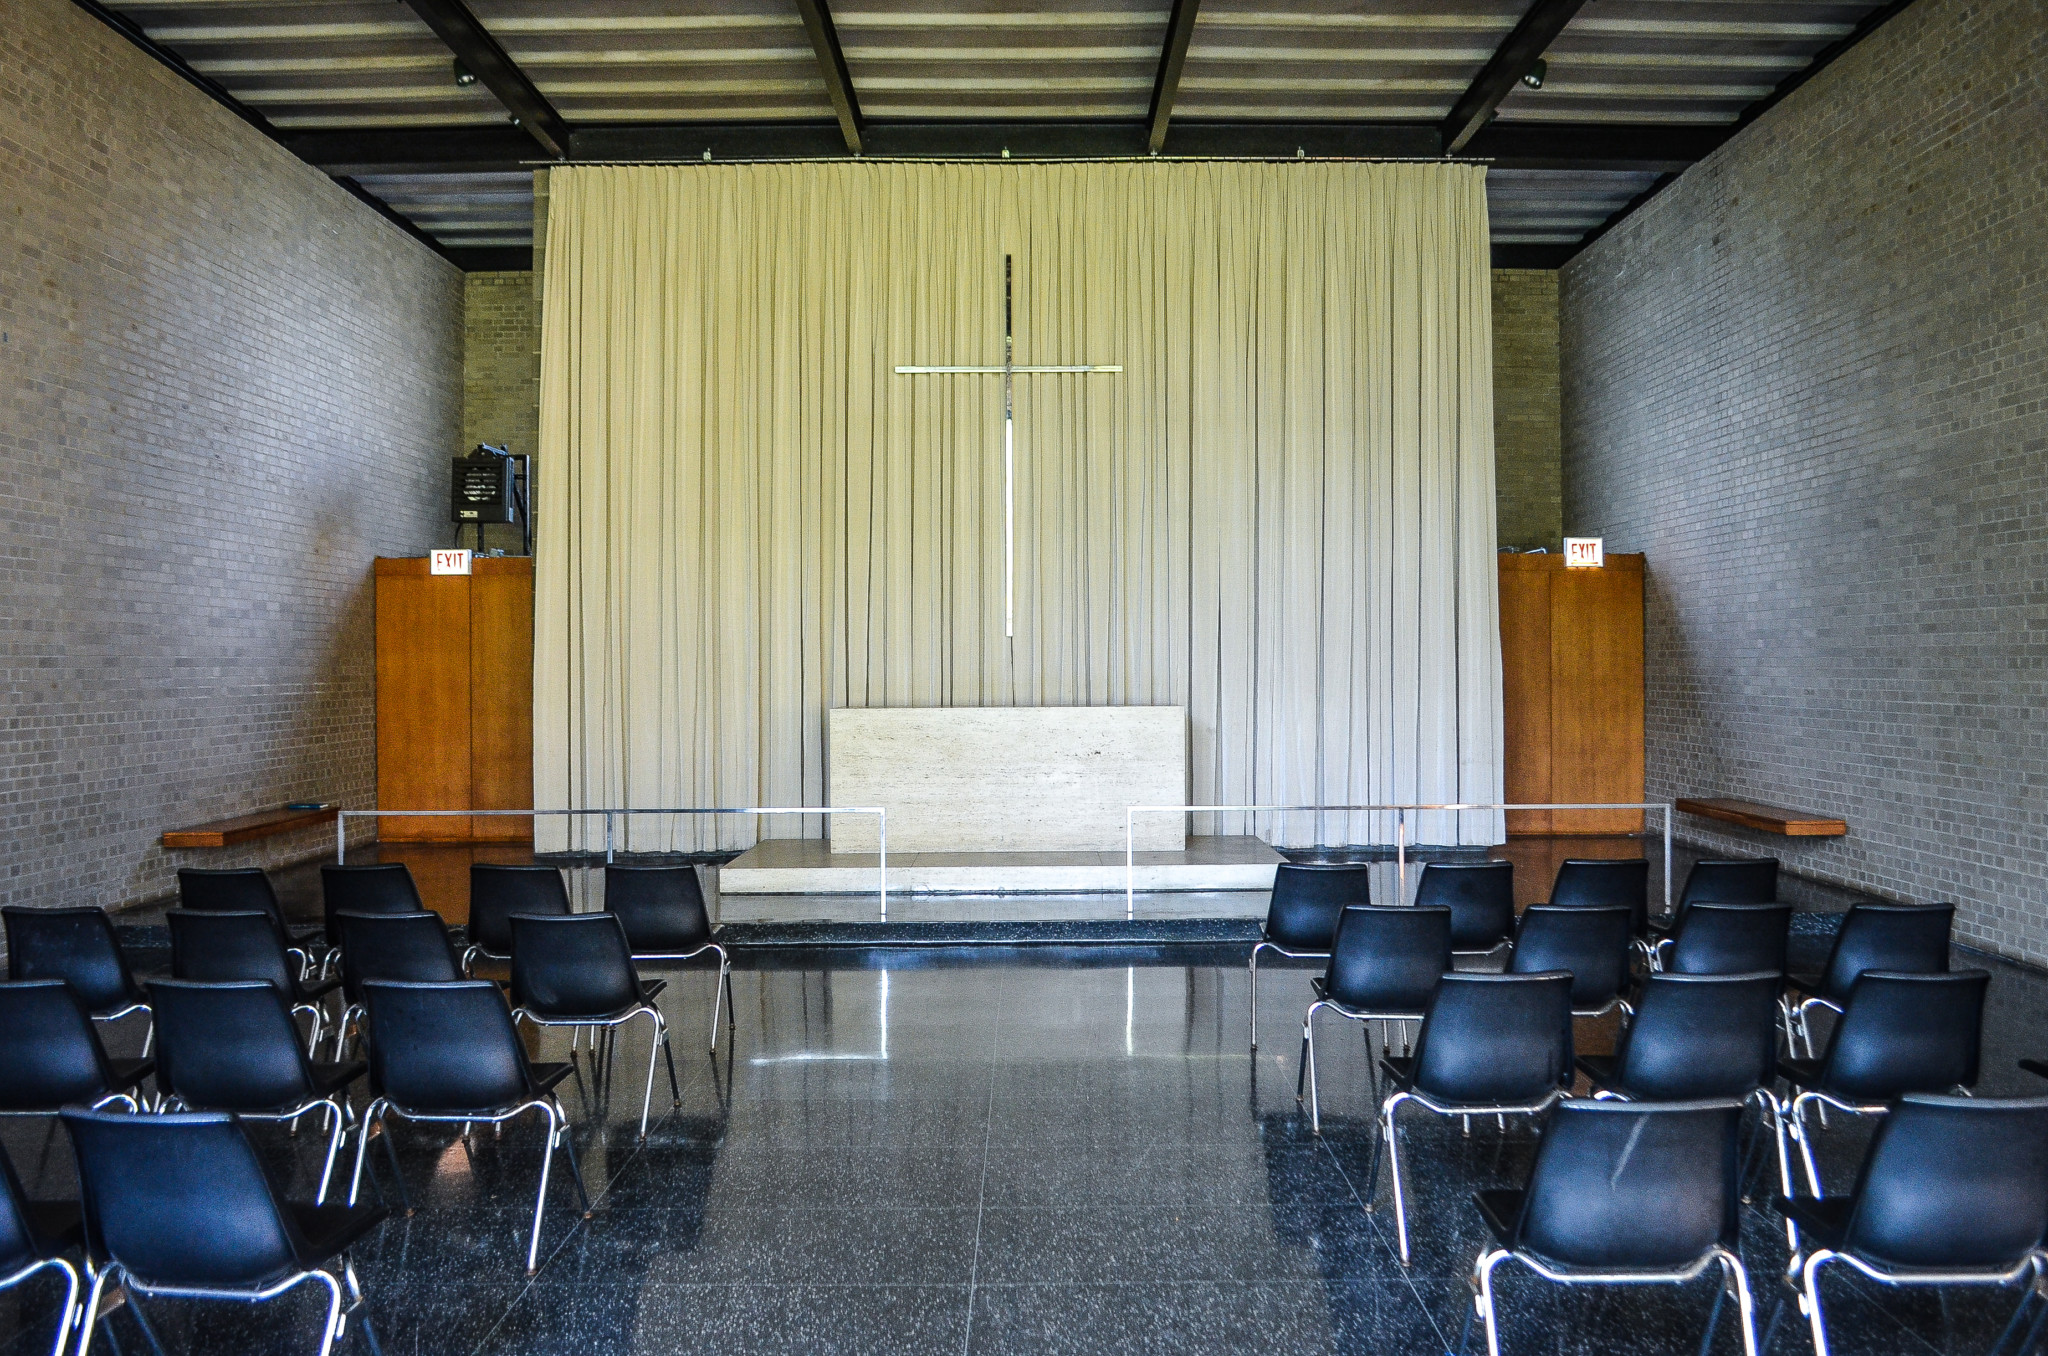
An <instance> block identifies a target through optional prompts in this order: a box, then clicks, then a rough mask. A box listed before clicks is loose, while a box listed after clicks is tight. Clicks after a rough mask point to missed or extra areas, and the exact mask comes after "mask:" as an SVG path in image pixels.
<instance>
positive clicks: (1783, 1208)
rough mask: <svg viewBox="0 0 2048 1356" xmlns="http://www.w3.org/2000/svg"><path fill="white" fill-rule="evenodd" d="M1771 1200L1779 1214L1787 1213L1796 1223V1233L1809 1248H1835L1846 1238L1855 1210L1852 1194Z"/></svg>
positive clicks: (1837, 1248)
mask: <svg viewBox="0 0 2048 1356" xmlns="http://www.w3.org/2000/svg"><path fill="white" fill-rule="evenodd" d="M1771 1203H1772V1204H1773V1205H1775V1206H1776V1207H1777V1209H1778V1213H1779V1214H1781V1215H1786V1216H1789V1217H1790V1218H1791V1220H1792V1222H1793V1223H1794V1224H1797V1225H1798V1226H1799V1233H1800V1236H1801V1238H1802V1239H1803V1240H1804V1242H1805V1244H1806V1246H1807V1247H1808V1248H1809V1249H1811V1248H1827V1249H1830V1250H1833V1251H1839V1250H1840V1249H1841V1247H1842V1244H1843V1243H1844V1242H1846V1241H1847V1239H1848V1237H1849V1219H1850V1217H1851V1216H1852V1215H1854V1214H1855V1213H1856V1198H1855V1197H1854V1196H1827V1197H1823V1198H1820V1199H1815V1198H1814V1197H1812V1196H1798V1197H1793V1198H1791V1199H1787V1198H1786V1197H1783V1196H1777V1197H1773V1198H1772V1201H1771Z"/></svg>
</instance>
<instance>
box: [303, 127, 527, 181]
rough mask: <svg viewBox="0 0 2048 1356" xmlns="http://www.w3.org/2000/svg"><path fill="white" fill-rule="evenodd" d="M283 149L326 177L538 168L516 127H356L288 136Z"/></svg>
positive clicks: (476, 172)
mask: <svg viewBox="0 0 2048 1356" xmlns="http://www.w3.org/2000/svg"><path fill="white" fill-rule="evenodd" d="M279 140H280V141H281V142H282V143H283V144H284V148H285V149H286V150H288V151H290V152H291V153H292V154H293V155H296V156H297V157H298V158H299V159H301V160H303V161H305V162H306V163H307V164H309V165H314V166H317V167H318V168H320V169H323V170H325V171H327V173H329V174H332V175H335V176H337V177H338V176H341V175H358V174H489V173H493V172H496V173H509V172H512V171H517V170H525V169H531V168H533V166H534V164H535V163H536V162H537V161H539V160H540V158H541V157H540V154H539V149H538V148H537V147H536V146H535V145H534V142H533V138H532V137H530V136H528V135H527V134H526V133H525V132H524V131H522V130H520V129H519V128H517V127H445V128H435V127H423V128H411V127H407V128H378V127H365V128H360V129H355V128H351V129H349V130H347V131H332V132H320V131H310V132H298V131H293V132H285V133H282V134H280V136H279Z"/></svg>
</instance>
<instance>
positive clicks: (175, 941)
mask: <svg viewBox="0 0 2048 1356" xmlns="http://www.w3.org/2000/svg"><path fill="white" fill-rule="evenodd" d="M164 922H166V923H167V924H169V925H170V929H171V977H172V978H174V979H188V980H191V981H192V982H194V983H196V984H233V983H236V982H238V981H240V980H245V979H257V980H262V981H263V982H264V983H266V984H270V985H273V986H275V987H276V989H277V992H278V994H279V995H280V996H281V997H283V999H284V1001H285V1005H286V1006H287V1007H289V1008H290V1009H291V1011H292V1015H293V1016H295V1017H296V1016H298V1015H299V1014H301V1013H304V1014H305V1015H306V1016H307V1017H309V1018H311V1019H312V1032H311V1034H309V1035H308V1036H307V1038H306V1052H307V1054H309V1055H317V1054H319V1052H320V1037H321V1036H322V1035H323V1034H325V1032H326V1030H327V1009H326V1006H325V1002H326V998H327V995H329V994H331V993H333V992H334V991H335V990H336V989H339V988H340V987H341V981H340V980H338V979H316V980H306V979H303V978H301V977H300V974H299V971H298V970H297V968H296V967H294V966H293V965H292V964H291V962H290V960H289V959H288V958H287V951H286V948H285V944H284V936H283V934H281V933H280V932H278V930H277V923H276V921H275V920H274V919H272V918H271V917H270V916H269V915H268V914H265V913H261V912H259V911H257V910H254V909H248V910H243V911H240V912H235V913H227V912H205V911H195V910H192V909H166V910H165V911H164Z"/></svg>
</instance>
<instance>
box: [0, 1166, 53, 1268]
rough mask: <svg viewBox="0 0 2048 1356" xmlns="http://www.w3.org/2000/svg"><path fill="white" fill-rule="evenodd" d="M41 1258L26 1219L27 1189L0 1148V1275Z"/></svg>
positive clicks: (32, 1264)
mask: <svg viewBox="0 0 2048 1356" xmlns="http://www.w3.org/2000/svg"><path fill="white" fill-rule="evenodd" d="M42 1260H43V1250H42V1245H41V1244H39V1243H38V1242H37V1241H36V1233H35V1230H34V1229H33V1228H32V1227H30V1225H29V1221H28V1193H27V1192H25V1191H23V1190H22V1189H21V1179H20V1178H19V1177H16V1176H15V1175H14V1163H13V1161H12V1160H10V1159H9V1158H8V1157H7V1151H6V1150H5V1149H0V1276H9V1275H12V1274H13V1273H15V1272H17V1271H20V1270H21V1269H22V1268H24V1267H30V1266H34V1265H35V1264H36V1263H37V1262H40V1261H42Z"/></svg>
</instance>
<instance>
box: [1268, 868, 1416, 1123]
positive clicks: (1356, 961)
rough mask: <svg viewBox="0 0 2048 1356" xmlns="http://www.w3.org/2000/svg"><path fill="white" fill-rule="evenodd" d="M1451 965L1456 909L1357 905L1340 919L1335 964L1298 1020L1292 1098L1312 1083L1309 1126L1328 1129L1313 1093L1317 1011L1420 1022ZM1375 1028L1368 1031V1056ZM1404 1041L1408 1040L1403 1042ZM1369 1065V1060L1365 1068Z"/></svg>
mask: <svg viewBox="0 0 2048 1356" xmlns="http://www.w3.org/2000/svg"><path fill="white" fill-rule="evenodd" d="M1450 968H1451V911H1450V910H1449V909H1444V908H1399V907H1388V906H1384V905H1371V904H1353V905H1350V906H1348V907H1346V908H1345V910H1344V913H1343V917H1342V919H1341V921H1339V923H1338V924H1337V940H1336V944H1335V946H1334V947H1333V948H1332V950H1331V952H1330V968H1329V969H1328V970H1326V971H1324V972H1323V973H1322V974H1321V975H1320V976H1318V977H1317V978H1315V979H1312V980H1310V981H1309V985H1310V987H1311V988H1312V989H1313V990H1314V992H1315V1001H1314V1002H1312V1003H1310V1004H1309V1005H1308V1012H1307V1013H1305V1014H1304V1015H1303V1016H1302V1019H1301V1063H1300V1066H1299V1068H1298V1070H1297V1072H1296V1074H1295V1079H1294V1100H1295V1102H1296V1104H1297V1105H1298V1104H1299V1103H1300V1101H1301V1085H1302V1081H1303V1080H1304V1079H1306V1080H1307V1082H1308V1114H1309V1126H1310V1128H1311V1129H1312V1130H1313V1131H1314V1132H1315V1133H1316V1134H1318V1135H1320V1134H1322V1133H1323V1112H1322V1102H1321V1099H1320V1098H1319V1097H1318V1096H1317V1092H1316V1013H1317V1012H1319V1011H1321V1010H1322V1009H1324V1008H1328V1009H1329V1010H1330V1011H1332V1012H1334V1013H1336V1014H1337V1015H1339V1016H1340V1017H1346V1018H1349V1019H1350V1020H1351V1021H1354V1022H1379V1023H1381V1024H1382V1026H1381V1034H1382V1043H1384V1038H1385V1025H1384V1024H1385V1023H1387V1022H1404V1023H1405V1022H1419V1021H1421V1020H1422V1013H1423V1009H1425V1008H1427V1007H1428V1006H1429V996H1430V995H1431V994H1432V993H1435V992H1436V982H1437V978H1438V976H1440V975H1442V974H1443V973H1444V971H1446V970H1448V969H1450ZM1371 1044H1372V1030H1371V1028H1370V1027H1368V1028H1367V1029H1366V1046H1367V1058H1368V1059H1370V1057H1371ZM1404 1044H1405V1042H1404ZM1367 1067H1368V1068H1370V1065H1368V1066H1367Z"/></svg>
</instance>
